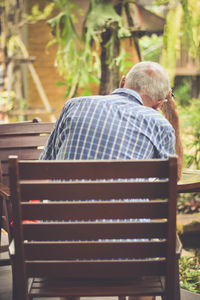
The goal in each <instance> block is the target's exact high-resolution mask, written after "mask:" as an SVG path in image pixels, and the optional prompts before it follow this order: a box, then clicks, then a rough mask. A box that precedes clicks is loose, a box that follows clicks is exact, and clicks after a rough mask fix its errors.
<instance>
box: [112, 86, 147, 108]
mask: <svg viewBox="0 0 200 300" xmlns="http://www.w3.org/2000/svg"><path fill="white" fill-rule="evenodd" d="M112 94H126V95H127V96H128V97H129V98H132V99H133V98H134V100H137V101H138V102H139V103H140V104H142V105H143V102H142V98H141V97H140V95H139V94H138V93H137V92H136V91H134V90H131V89H125V88H119V89H116V90H114V91H113V92H112Z"/></svg>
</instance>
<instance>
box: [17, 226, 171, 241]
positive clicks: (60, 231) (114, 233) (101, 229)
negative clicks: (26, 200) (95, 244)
mask: <svg viewBox="0 0 200 300" xmlns="http://www.w3.org/2000/svg"><path fill="white" fill-rule="evenodd" d="M23 230H24V239H25V240H38V241H42V240H43V241H51V240H57V241H58V240H60V241H62V240H77V239H78V240H88V239H89V240H95V239H123V238H129V239H131V238H166V232H167V222H165V221H152V222H146V223H142V222H119V221H116V222H68V223H66V222H60V223H58V222H57V223H53V222H44V223H36V224H32V223H28V224H27V223H25V224H23Z"/></svg>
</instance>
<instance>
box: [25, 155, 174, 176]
mask: <svg viewBox="0 0 200 300" xmlns="http://www.w3.org/2000/svg"><path fill="white" fill-rule="evenodd" d="M146 163H147V162H146V161H145V160H142V161H141V160H138V161H131V160H126V161H125V160H123V161H120V160H119V161H100V160H99V161H90V160H89V161H88V160H87V161H83V160H79V161H70V160H69V161H67V164H66V161H65V166H63V162H62V161H57V162H56V163H55V162H51V161H41V162H40V163H37V164H36V163H35V162H34V161H33V162H32V164H31V163H30V162H29V163H28V164H27V162H26V161H24V162H20V165H19V173H20V177H21V179H23V178H26V179H39V178H40V179H48V178H50V179H51V178H52V172H51V171H50V170H51V167H52V165H53V178H58V179H62V178H63V179H67V178H70V179H80V178H85V179H87V178H93V179H102V178H103V179H107V178H119V174H120V178H145V177H157V178H158V177H161V178H163V177H168V167H167V161H165V160H164V161H162V163H161V165H160V164H159V163H160V160H159V159H158V160H157V159H153V160H150V161H148V163H147V164H146ZM44 165H45V167H44ZM142 165H145V169H144V168H142ZM144 170H145V171H144Z"/></svg>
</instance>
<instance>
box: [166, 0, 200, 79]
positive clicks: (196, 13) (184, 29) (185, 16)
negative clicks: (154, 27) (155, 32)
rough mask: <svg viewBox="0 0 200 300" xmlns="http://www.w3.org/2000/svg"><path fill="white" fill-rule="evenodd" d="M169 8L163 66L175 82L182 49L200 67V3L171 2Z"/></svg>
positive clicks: (194, 1) (174, 0)
mask: <svg viewBox="0 0 200 300" xmlns="http://www.w3.org/2000/svg"><path fill="white" fill-rule="evenodd" d="M169 7H170V9H169V12H168V14H167V18H166V25H165V30H164V36H163V46H164V49H163V64H164V66H165V68H166V69H167V70H168V72H169V74H170V78H171V81H172V82H173V79H174V76H175V69H176V63H177V60H178V59H179V58H180V52H181V47H182V48H183V49H184V50H185V51H186V52H187V53H188V54H189V56H190V57H191V58H194V59H195V61H196V64H197V66H199V63H200V59H199V56H200V50H199V46H200V41H199V36H200V1H199V0H180V2H177V1H176V0H170V1H169Z"/></svg>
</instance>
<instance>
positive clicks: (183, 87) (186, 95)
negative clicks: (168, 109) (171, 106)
mask: <svg viewBox="0 0 200 300" xmlns="http://www.w3.org/2000/svg"><path fill="white" fill-rule="evenodd" d="M174 94H175V96H176V99H175V100H176V102H177V103H178V104H179V105H180V106H181V107H184V106H188V105H190V103H191V96H190V95H191V83H190V78H189V77H185V78H184V79H183V81H182V84H179V85H177V86H176V88H175V89H174Z"/></svg>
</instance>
